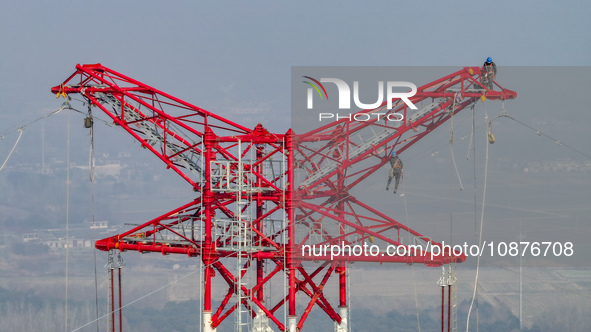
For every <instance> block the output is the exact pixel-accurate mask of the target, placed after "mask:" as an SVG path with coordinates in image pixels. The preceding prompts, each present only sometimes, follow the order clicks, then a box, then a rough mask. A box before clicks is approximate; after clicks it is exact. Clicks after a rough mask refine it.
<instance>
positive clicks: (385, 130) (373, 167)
mask: <svg viewBox="0 0 591 332" xmlns="http://www.w3.org/2000/svg"><path fill="white" fill-rule="evenodd" d="M495 84H496V82H495ZM496 85H497V87H498V89H497V90H493V89H489V88H487V87H485V86H484V85H483V84H482V83H481V69H480V68H478V67H465V68H463V69H461V70H459V71H457V72H455V73H452V74H450V75H448V76H445V77H443V78H440V79H438V80H436V81H434V82H431V83H429V84H426V85H424V86H421V87H419V88H418V89H417V92H416V94H415V95H414V96H413V97H412V98H410V100H411V101H412V103H414V104H421V105H426V106H423V107H420V108H419V109H418V110H412V109H410V108H408V106H407V105H406V104H405V103H404V102H401V101H396V102H393V106H392V108H391V109H387V107H386V105H385V103H384V105H382V106H380V107H378V108H377V109H373V110H365V111H362V112H361V113H367V114H372V113H377V112H380V113H383V114H390V113H398V114H402V115H403V118H404V121H401V122H391V121H385V117H381V118H380V119H378V117H373V118H372V119H371V120H369V121H360V122H358V121H350V120H348V119H341V120H339V121H334V122H331V123H329V124H327V125H325V126H322V127H320V128H317V129H314V130H312V131H310V132H307V133H294V132H293V131H292V130H291V129H290V130H288V131H287V132H286V133H284V134H276V133H271V132H269V131H268V130H267V129H265V127H264V126H263V125H261V124H259V125H257V126H256V127H255V128H254V129H250V128H247V127H244V126H242V125H240V124H237V123H234V122H232V121H230V120H228V119H225V118H223V117H221V116H219V115H217V114H215V113H211V112H208V111H206V110H204V109H202V108H199V107H197V106H194V105H192V104H190V103H187V102H185V101H182V100H180V99H178V98H175V97H173V96H171V95H169V94H166V93H164V92H162V91H159V90H157V89H155V88H153V87H150V86H148V85H146V84H144V83H141V82H139V81H136V80H134V79H132V78H130V77H127V76H124V75H122V74H120V73H118V72H115V71H113V70H111V69H109V68H107V67H105V66H102V65H100V64H90V65H77V66H76V72H75V73H74V74H72V75H71V76H70V77H68V78H67V79H66V80H65V81H64V82H63V83H62V84H60V85H58V86H55V87H53V88H52V92H53V93H54V94H58V95H62V96H67V95H69V94H80V95H81V96H82V97H84V98H85V99H86V100H87V102H88V103H89V104H91V105H93V106H96V107H97V108H98V109H100V110H101V111H103V112H104V113H105V114H107V115H108V116H109V117H110V118H111V119H112V121H113V123H114V124H115V125H117V126H120V127H121V128H123V129H124V130H126V131H127V132H128V133H129V134H131V135H132V136H133V137H134V138H135V139H136V140H138V141H139V142H140V143H141V146H142V148H145V149H148V150H149V151H151V152H152V153H153V154H154V155H156V156H157V157H158V158H159V159H160V160H162V161H163V162H164V163H165V164H166V166H167V168H170V169H172V170H173V171H174V172H176V173H177V174H179V175H180V176H181V177H182V178H183V179H184V180H185V181H187V182H188V183H189V184H190V186H191V188H192V189H193V190H194V191H195V193H196V196H197V197H196V198H194V199H192V200H191V201H189V202H187V203H186V204H184V205H182V206H180V207H178V208H176V209H174V210H172V211H170V212H168V213H165V214H163V215H161V216H159V217H156V218H154V219H153V220H150V221H148V222H146V223H144V224H142V225H140V226H137V227H135V228H133V229H130V230H128V231H126V232H124V233H121V234H118V235H114V236H111V237H108V238H105V239H102V240H98V241H97V242H96V244H95V246H96V248H98V249H99V250H103V251H111V250H119V251H121V252H125V251H137V252H160V253H162V254H164V255H167V254H184V255H187V256H190V257H200V258H201V260H202V262H203V264H204V268H203V280H204V290H203V294H202V296H203V308H202V312H203V322H204V331H215V330H216V328H217V327H218V326H219V325H220V323H221V322H222V321H224V320H225V319H227V318H228V317H229V316H230V314H232V313H234V316H235V317H236V321H235V326H236V330H238V331H246V330H247V329H250V330H252V331H261V332H263V331H265V332H266V331H271V330H280V331H291V332H295V331H299V330H301V329H302V328H303V324H304V322H305V321H306V318H307V317H308V314H309V313H310V311H311V310H312V308H313V307H318V308H320V309H321V310H322V311H324V312H325V313H326V314H327V315H328V316H329V317H330V318H331V319H332V320H333V321H334V322H335V331H348V328H347V321H348V318H347V315H348V314H347V312H348V310H347V307H348V299H347V265H346V262H350V261H369V262H392V263H406V264H412V263H422V264H425V265H428V266H441V265H443V264H448V263H454V262H462V261H464V260H465V256H464V255H463V254H459V253H456V252H450V251H444V252H443V253H442V254H441V255H437V256H434V257H432V256H431V255H430V252H429V251H420V252H419V251H417V250H415V249H413V248H412V247H409V244H403V243H402V240H401V239H402V238H403V237H407V238H411V239H412V244H422V245H426V244H431V245H433V246H435V247H439V248H440V247H441V245H440V244H439V243H438V242H435V241H434V240H432V239H430V238H428V237H426V236H423V235H422V234H420V233H419V232H417V231H415V230H412V229H410V228H408V227H407V226H405V225H403V224H401V223H399V222H397V221H396V220H395V219H393V218H392V217H390V216H388V215H386V214H384V213H381V212H380V211H378V210H376V209H374V208H372V207H371V206H369V205H368V204H366V203H364V202H362V201H361V200H360V199H358V198H357V197H355V196H354V195H353V193H352V191H351V190H352V188H354V187H355V186H357V185H358V184H359V183H361V182H362V181H363V180H364V179H366V178H367V177H368V176H369V175H371V174H372V173H374V172H376V171H377V170H378V169H380V168H381V167H382V166H383V165H385V164H386V163H388V162H389V156H390V154H391V153H392V151H396V152H397V153H398V154H401V153H403V152H404V151H406V150H407V149H408V148H409V147H411V146H412V145H413V144H414V143H416V142H417V141H419V140H420V139H421V138H422V137H424V136H425V135H427V134H428V133H430V132H431V131H433V130H435V129H436V128H437V127H439V126H440V125H441V124H442V123H444V122H446V121H447V120H449V119H450V118H451V117H452V116H453V114H455V113H457V112H459V111H461V110H462V109H465V108H467V107H469V106H471V105H473V104H474V103H476V102H477V101H478V100H481V99H482V98H488V99H492V100H499V99H500V100H506V99H512V98H515V97H516V93H515V92H513V91H510V90H507V89H504V88H502V87H501V86H500V85H498V84H496ZM368 118H369V117H368ZM362 137H363V139H362ZM367 241H369V242H371V243H372V244H373V245H376V246H378V247H379V248H380V251H381V252H383V248H384V247H386V246H388V245H393V246H395V247H396V248H398V247H400V248H404V252H406V253H407V254H405V255H381V254H379V255H360V256H355V255H351V252H347V254H346V255H340V256H338V257H330V253H329V254H327V255H325V254H320V255H314V256H313V257H312V258H313V259H314V262H310V257H305V256H303V255H302V246H304V245H318V246H322V245H331V244H339V245H344V246H347V245H348V246H354V245H355V244H363V243H366V242H367ZM401 251H402V250H401ZM216 276H217V277H219V278H221V279H223V280H224V281H225V283H226V284H227V285H228V288H227V291H226V292H225V295H224V296H223V297H222V298H221V300H220V301H219V303H216V305H214V303H213V302H214V299H212V279H213V278H215V277H216ZM331 277H335V278H336V280H337V281H336V283H337V284H338V290H337V294H338V295H337V297H338V307H337V306H336V304H335V303H332V302H331V301H330V300H331V299H330V297H329V296H328V293H327V292H328V291H327V289H325V286H326V285H327V283H328V281H329V280H330V278H331ZM278 280H279V281H278ZM282 280H284V281H285V284H286V286H287V287H286V288H285V289H284V291H282V292H270V289H271V288H277V287H278V288H280V289H281V288H282V287H283V285H284V282H283V281H282ZM297 304H300V306H301V307H299V308H300V309H299V312H298V306H297ZM301 308H304V309H303V310H302V309H301ZM284 316H286V317H284ZM285 318H286V319H285Z"/></svg>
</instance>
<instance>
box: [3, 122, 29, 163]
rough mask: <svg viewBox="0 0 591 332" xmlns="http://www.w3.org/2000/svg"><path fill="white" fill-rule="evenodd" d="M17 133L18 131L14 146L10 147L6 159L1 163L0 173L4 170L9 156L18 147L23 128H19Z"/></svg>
mask: <svg viewBox="0 0 591 332" xmlns="http://www.w3.org/2000/svg"><path fill="white" fill-rule="evenodd" d="M18 131H19V133H18V138H17V139H16V142H15V143H14V146H13V147H12V149H11V150H10V152H9V153H8V157H6V160H4V162H3V163H2V166H0V172H2V170H3V169H4V166H6V163H7V162H8V159H10V156H11V155H12V153H13V152H14V149H16V146H17V145H18V142H19V141H20V140H21V136H23V131H24V127H21V128H19V129H18ZM2 139H4V136H2Z"/></svg>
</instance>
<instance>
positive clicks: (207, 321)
mask: <svg viewBox="0 0 591 332" xmlns="http://www.w3.org/2000/svg"><path fill="white" fill-rule="evenodd" d="M203 332H216V329H214V328H212V327H211V311H205V310H204V311H203Z"/></svg>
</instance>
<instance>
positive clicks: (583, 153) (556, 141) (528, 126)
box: [491, 114, 591, 158]
mask: <svg viewBox="0 0 591 332" xmlns="http://www.w3.org/2000/svg"><path fill="white" fill-rule="evenodd" d="M503 117H504V118H509V119H511V120H513V121H515V122H517V123H519V124H521V125H523V126H525V127H527V128H529V129H531V130H532V131H534V132H535V133H536V134H538V136H545V137H547V138H549V139H551V140H553V141H554V143H556V144H558V145H560V146H564V147H567V148H569V149H571V150H573V151H575V152H576V153H578V154H581V155H583V156H585V157H587V158H591V155H590V154H587V153H585V152H583V151H581V150H578V149H575V148H574V147H572V146H570V145H568V144H566V143H564V142H562V141H560V140H559V139H556V138H554V137H552V136H550V135H548V134H545V133H543V132H541V131H540V130H538V129H536V128H534V127H532V126H530V125H527V124H525V123H523V122H521V121H519V120H517V119H515V118H514V117H512V116H510V115H508V114H499V116H497V117H496V118H494V119H493V120H491V122H492V121H494V120H496V119H498V118H503Z"/></svg>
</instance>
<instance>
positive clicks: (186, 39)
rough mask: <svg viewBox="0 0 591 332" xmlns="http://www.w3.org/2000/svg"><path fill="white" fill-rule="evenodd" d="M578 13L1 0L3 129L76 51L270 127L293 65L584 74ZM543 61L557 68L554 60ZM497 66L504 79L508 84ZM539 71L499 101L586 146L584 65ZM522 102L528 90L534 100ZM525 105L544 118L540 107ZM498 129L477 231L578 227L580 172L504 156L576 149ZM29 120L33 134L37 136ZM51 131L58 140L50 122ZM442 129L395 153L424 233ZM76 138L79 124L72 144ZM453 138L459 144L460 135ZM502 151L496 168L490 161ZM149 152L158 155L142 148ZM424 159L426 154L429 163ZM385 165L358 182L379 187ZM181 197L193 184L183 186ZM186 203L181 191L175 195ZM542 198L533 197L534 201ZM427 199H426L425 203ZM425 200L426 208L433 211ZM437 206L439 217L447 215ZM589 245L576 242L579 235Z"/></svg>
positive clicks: (436, 192) (75, 58)
mask: <svg viewBox="0 0 591 332" xmlns="http://www.w3.org/2000/svg"><path fill="white" fill-rule="evenodd" d="M589 17H591V2H589V1H582V0H581V1H455V0H454V1H441V0H434V1H387V0H382V1H297V2H295V1H294V2H289V3H286V2H279V1H248V2H247V1H244V2H230V1H215V2H214V1H145V0H143V1H138V0H129V1H110V0H108V1H107V0H105V1H63V0H53V1H42V0H32V1H16V0H12V1H11V0H0V60H2V61H0V101H1V103H0V135H1V134H3V133H5V132H6V131H7V130H9V129H12V128H14V126H15V125H17V126H18V125H22V124H24V123H27V122H29V121H31V120H33V119H35V118H37V117H39V116H42V115H45V114H47V113H49V112H50V111H52V110H55V109H57V108H58V107H59V106H60V104H61V102H62V100H56V98H55V96H53V95H52V94H51V93H50V88H51V87H52V86H55V85H58V84H60V83H61V82H63V81H64V80H65V79H66V78H67V77H68V76H69V75H70V74H71V73H73V72H74V70H75V68H74V67H75V65H76V64H78V63H81V64H85V63H97V62H100V63H101V64H103V65H105V66H107V67H110V68H112V69H114V70H115V71H118V72H120V73H123V74H124V75H127V76H130V77H132V78H134V79H137V80H139V81H142V82H144V83H147V84H149V85H151V86H153V87H155V88H157V89H160V90H162V91H164V92H167V93H169V94H172V95H174V96H176V97H179V98H181V99H183V100H186V101H188V102H190V103H192V104H194V105H197V106H200V107H203V108H205V109H207V110H209V111H211V112H215V113H219V114H221V115H223V116H227V117H228V118H230V119H231V120H233V121H236V122H238V123H241V124H245V125H249V126H254V124H255V123H252V122H256V121H262V120H266V122H264V123H265V125H267V126H269V127H275V128H273V129H274V130H277V131H285V130H287V128H289V127H290V98H291V96H290V93H291V90H290V84H291V83H290V82H291V78H290V75H291V67H292V66H319V65H327V66H328V65H338V66H457V67H462V66H480V65H481V64H482V63H483V61H484V60H485V59H486V58H487V57H488V56H491V57H492V58H493V60H494V61H495V62H496V64H497V65H498V66H499V69H500V74H499V82H500V83H501V84H503V82H504V81H503V76H502V75H503V71H504V73H507V71H509V70H510V69H508V68H505V69H503V67H504V66H538V68H540V70H541V71H543V70H544V67H546V66H573V67H574V66H586V67H587V68H586V69H584V71H581V72H582V73H586V74H589V72H590V70H589V68H590V67H589V66H591V20H589ZM525 72H527V70H526V71H525ZM556 72H557V71H556V68H554V69H553V71H552V73H556ZM558 72H559V73H560V71H558ZM573 72H574V75H576V73H577V69H576V68H569V71H568V73H569V75H573ZM509 76H510V75H506V76H505V78H506V79H508V81H510V80H509V78H510V77H509ZM541 76H542V77H541V79H537V80H536V81H532V82H531V85H529V84H528V83H527V79H524V78H523V77H519V79H517V80H516V79H515V77H514V76H513V80H512V82H524V81H525V83H524V85H525V86H507V87H508V88H512V89H514V90H517V91H518V93H519V96H520V97H522V99H521V100H517V101H515V102H516V103H514V104H509V103H508V105H507V106H508V110H509V111H510V112H513V113H512V114H517V115H516V117H517V118H520V119H522V120H524V121H526V122H527V123H529V124H532V125H534V126H536V127H539V128H541V129H543V130H545V131H546V130H547V132H548V133H549V134H553V135H554V136H555V137H557V138H561V139H564V140H565V141H568V143H571V144H572V145H573V146H575V147H576V148H578V149H581V150H583V151H584V152H586V153H590V152H591V151H590V150H589V144H588V143H589V139H591V134H590V133H591V131H590V130H588V129H587V127H588V125H589V122H590V121H591V116H590V114H589V112H588V108H589V106H588V105H589V103H588V100H586V98H585V97H586V95H585V94H588V93H589V91H590V89H589V87H591V84H590V80H591V77H589V76H587V77H586V79H585V77H579V79H578V80H577V82H579V83H577V84H578V85H577V86H576V87H573V89H568V88H567V87H568V84H569V83H571V82H570V81H569V79H568V77H569V76H564V77H544V75H543V74H542V75H541ZM571 77H572V76H571ZM562 79H563V80H562ZM546 80H547V81H546ZM555 84H561V88H562V90H565V89H566V90H568V91H570V92H571V93H572V97H571V98H570V99H569V100H568V102H566V103H562V101H561V100H560V99H558V98H557V97H556V96H555V95H553V93H554V90H553V85H555ZM518 98H519V97H518ZM527 98H530V99H527ZM528 100H536V102H537V104H535V105H536V106H535V107H534V106H532V105H533V104H530V103H529V102H528ZM573 100H577V102H573ZM569 102H570V103H569ZM493 105H494V104H493ZM528 106H529V108H528ZM495 107H497V106H495ZM245 110H246V111H248V110H259V111H260V112H258V113H257V112H254V114H262V115H261V116H260V117H259V118H257V117H256V116H254V117H253V116H245V115H244V114H245V113H247V112H245ZM489 111H491V109H489ZM495 112H496V110H495ZM519 112H521V113H519ZM537 112H540V113H539V114H543V117H538V113H537ZM251 113H252V112H251ZM249 114H250V113H249ZM60 117H61V118H58V117H56V118H54V119H52V120H51V121H53V122H48V123H47V124H45V126H46V128H45V130H46V131H47V132H48V133H49V132H56V131H58V130H57V129H56V128H60V127H59V125H61V128H63V127H64V126H65V125H64V123H65V117H64V116H63V114H61V115H60ZM79 118H80V117H79V116H78V117H77V120H80V119H79ZM261 118H262V120H261ZM538 120H539V121H538ZM554 120H556V122H554ZM536 121H538V122H536ZM245 122H246V123H245ZM58 124H59V125H58ZM51 126H54V127H51ZM76 127H77V129H76V130H78V133H73V134H72V135H73V136H74V137H78V138H80V142H78V143H80V144H82V143H81V142H82V136H76V135H83V134H84V135H87V131H85V132H84V133H82V129H81V121H78V122H76ZM468 127H469V125H468ZM468 127H464V129H466V128H468ZM52 128H53V129H52ZM30 129H31V130H30V131H29V129H27V131H25V135H24V138H23V141H22V143H21V145H22V146H21V147H20V148H21V150H20V151H21V153H24V152H25V151H27V148H29V150H34V149H33V148H32V147H31V146H34V147H35V149H37V150H34V151H33V152H32V154H34V153H37V154H39V150H40V148H39V147H38V146H37V145H34V144H39V142H40V139H39V136H40V135H39V133H38V132H39V126H35V127H32V128H30ZM52 130H53V131H52ZM445 130H447V129H442V131H445ZM495 130H496V132H495V133H496V134H497V133H498V134H499V135H498V142H497V143H496V144H495V145H494V146H493V148H494V152H491V154H492V157H491V158H493V159H494V162H495V163H496V164H495V165H497V166H498V167H497V168H495V169H491V178H490V183H489V185H490V189H489V190H490V199H489V200H490V201H489V203H490V204H491V208H490V209H489V210H487V217H488V218H489V219H490V221H488V220H487V222H489V223H488V224H487V226H486V227H487V232H489V233H488V234H489V235H490V236H493V237H494V236H497V239H498V238H501V237H502V236H503V235H504V234H507V233H509V232H511V233H512V234H513V235H514V234H516V229H518V226H517V220H522V219H523V220H529V222H531V227H532V228H531V229H532V233H530V237H529V239H530V240H535V239H537V238H536V236H537V235H536V233H535V231H536V230H539V229H541V228H542V227H545V229H547V230H548V231H550V232H552V234H556V235H557V236H559V237H557V238H553V239H552V240H559V241H566V240H568V239H569V238H568V236H571V235H572V236H575V235H576V236H579V237H586V236H585V234H588V230H589V228H588V220H589V217H588V215H589V204H588V202H589V194H590V193H589V192H590V186H589V185H588V184H589V175H588V174H589V173H577V174H575V175H574V177H573V178H569V181H572V182H566V181H564V182H563V181H561V180H560V179H555V178H554V177H553V176H548V180H549V182H548V183H553V185H552V186H551V185H550V184H548V186H546V185H545V184H544V183H542V184H540V181H539V178H535V179H531V178H528V177H526V176H524V175H523V171H522V169H516V168H515V167H513V166H512V164H511V163H512V160H511V158H507V156H509V157H511V156H515V155H518V154H520V153H521V156H522V157H523V158H525V156H527V158H531V159H532V160H537V161H545V160H562V159H573V160H579V161H580V160H588V159H585V158H582V157H581V155H579V154H576V153H574V152H572V151H570V150H565V149H564V148H562V147H557V146H556V145H554V144H553V143H552V141H544V138H538V137H537V136H536V135H532V134H531V133H529V132H528V133H527V134H526V133H524V129H523V128H522V127H520V126H518V125H516V124H515V123H508V122H505V123H504V124H499V125H498V126H497V124H496V123H495ZM31 132H36V136H35V135H32V133H31ZM465 133H469V130H468V129H466V130H465ZM62 134H63V135H64V137H65V133H63V130H62ZM121 135H122V136H123V135H124V134H121ZM430 136H434V135H430ZM507 137H511V140H509V139H508V138H507ZM15 139H16V133H12V134H11V135H9V136H7V137H6V140H0V162H3V161H4V158H5V157H6V155H7V153H8V151H9V150H10V148H11V147H12V144H13V143H14V141H15ZM55 139H56V140H57V139H58V138H55ZM59 139H61V138H59ZM446 139H447V136H445V134H444V135H443V136H441V137H426V139H425V140H424V141H425V142H421V143H423V145H420V144H418V145H417V146H416V149H415V150H414V151H410V150H409V152H408V155H407V156H406V157H405V167H408V171H407V170H406V169H405V172H406V173H405V180H404V183H403V185H402V187H401V190H402V191H403V192H406V193H407V198H408V200H409V204H408V205H409V210H410V213H411V216H412V219H413V222H414V224H413V225H411V226H412V227H415V226H416V228H418V229H419V230H421V231H423V230H425V229H429V235H433V234H443V236H444V238H443V239H444V240H445V239H446V238H447V236H448V234H447V232H448V229H449V227H448V224H447V223H446V224H445V225H443V224H441V223H440V224H438V221H439V220H441V216H440V215H441V211H446V212H447V211H449V206H448V201H442V197H443V198H444V199H446V197H447V195H448V194H449V192H450V189H449V187H450V186H449V182H451V181H455V180H451V181H450V180H449V179H450V176H449V173H450V172H449V162H448V161H447V160H446V163H445V165H444V166H442V165H441V164H437V163H438V162H440V161H441V160H439V159H437V158H438V157H437V156H435V157H432V156H433V155H436V153H437V152H439V151H438V150H434V149H433V148H432V146H430V145H427V144H432V145H433V146H435V145H437V146H441V145H440V144H439V143H440V141H442V140H446ZM130 141H132V139H131V138H129V140H127V141H126V142H124V143H122V144H121V145H122V146H125V145H126V148H125V149H127V148H129V150H133V149H137V150H139V149H138V148H137V147H138V145H137V144H136V145H132V144H131V143H130ZM60 142H65V139H64V140H62V141H60ZM86 142H87V137H84V142H83V143H84V147H85V148H86V146H87V143H86ZM97 144H99V143H97ZM460 144H461V143H460ZM463 144H464V145H467V144H466V141H464V143H463ZM485 144H486V143H485ZM550 146H551V147H550ZM413 148H414V147H413ZM462 149H463V150H462V151H459V148H458V151H459V152H458V155H457V156H456V158H458V160H459V159H464V161H463V162H464V164H463V165H460V169H462V168H464V169H471V166H472V164H471V162H472V161H471V160H470V161H466V160H465V158H463V157H464V155H465V153H466V151H467V148H466V147H463V148H462ZM440 150H442V152H441V153H440V154H439V156H442V155H444V154H446V155H447V157H449V149H448V148H447V147H446V148H444V149H443V148H441V149H440ZM87 151H88V150H84V149H81V150H79V151H76V152H75V153H74V156H73V158H79V159H81V160H83V161H85V160H86V159H87V158H88V152H87ZM411 153H412V154H411ZM481 156H482V155H481ZM60 157H61V158H64V155H63V154H62V155H60ZM13 158H14V160H11V162H16V161H17V160H18V158H19V154H18V151H17V153H16V154H15V156H14V157H13ZM429 158H430V159H429ZM503 161H506V165H505V166H506V168H501V167H500V166H499V165H501V166H502V165H503ZM153 162H154V164H157V167H161V168H162V169H163V168H164V165H163V164H158V163H159V161H158V160H156V159H155V158H154V160H153ZM466 163H467V164H466ZM406 165H408V166H406ZM431 165H436V166H434V167H432V168H430V167H431ZM415 166H416V167H415ZM480 166H481V165H480ZM425 169H430V172H431V173H430V174H428V176H426V175H425V174H423V173H419V170H425ZM509 171H512V173H509ZM163 172H164V170H163ZM385 172H386V170H384V171H383V172H382V174H377V175H376V177H374V178H371V179H369V180H371V181H374V182H375V183H379V184H380V185H382V184H383V181H384V180H385V176H386V173H385ZM413 172H414V173H413ZM442 174H443V175H442ZM4 175H5V174H0V176H4ZM470 175H471V174H470ZM171 176H174V175H171ZM437 177H440V178H441V179H442V180H441V182H440V183H438V184H436V185H434V184H433V183H432V182H431V181H432V180H433V178H437ZM468 177H469V176H468ZM464 179H465V180H466V177H465V178H464ZM481 180H482V179H480V181H481ZM550 180H553V182H551V181H550ZM466 181H468V180H466ZM370 189H371V191H372V192H370V193H368V194H367V195H368V196H367V197H370V198H371V195H376V196H378V195H379V196H382V195H383V193H384V191H383V189H382V188H381V187H380V188H379V190H380V191H379V192H377V191H375V190H374V189H373V188H370ZM0 190H1V188H0ZM64 190H65V189H64ZM374 191H375V192H374ZM508 193H511V195H509V194H508ZM187 195H188V197H192V196H191V195H192V193H191V192H190V188H188V187H187ZM389 195H391V193H390V194H389ZM462 195H463V196H462ZM387 199H388V200H390V199H392V202H393V203H392V204H390V206H387V208H389V209H392V210H395V209H398V210H397V211H396V212H397V214H396V216H397V218H400V219H402V221H406V220H405V218H402V214H401V213H400V211H403V210H402V209H403V208H405V206H403V205H402V202H403V201H402V200H401V199H400V198H398V200H395V199H394V198H390V197H388V198H387ZM456 199H457V201H458V202H459V203H457V205H456V208H457V209H458V210H462V209H463V211H467V212H466V214H467V215H469V214H470V213H471V212H472V209H473V201H472V192H471V191H470V190H466V191H464V192H463V193H461V194H457V196H456ZM462 200H463V201H462ZM185 202H186V201H185V200H182V201H179V202H178V205H180V204H182V203H185ZM174 204H175V205H174V207H176V206H177V204H176V203H174ZM405 204H406V202H405ZM540 204H544V205H545V208H544V209H543V211H542V210H540V208H539V207H540ZM425 206H430V210H429V209H425ZM487 208H488V207H487ZM495 209H496V210H498V211H495ZM436 210H437V212H438V214H437V215H436V214H435V213H434V212H432V211H436ZM165 211H166V210H165ZM165 211H162V213H164V212H165ZM387 212H388V213H390V212H392V211H387ZM557 216H558V217H557ZM445 218H446V219H445V220H448V214H446V215H445ZM421 223H423V224H421ZM534 223H536V224H534ZM464 225H467V226H466V227H469V232H470V233H469V236H470V237H471V236H472V229H473V228H472V227H473V225H474V219H473V218H472V216H471V215H469V216H468V217H467V219H466V220H465V224H464ZM519 225H521V224H519ZM540 225H542V226H540ZM519 227H521V226H519ZM458 228H459V227H458ZM465 229H468V228H465ZM582 229H583V230H584V232H582V231H581V230H582ZM560 236H561V237H560ZM507 240H513V238H507ZM587 242H588V241H587ZM586 248H587V249H586V250H587V252H588V251H589V250H588V249H589V247H586ZM89 273H90V272H89Z"/></svg>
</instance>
